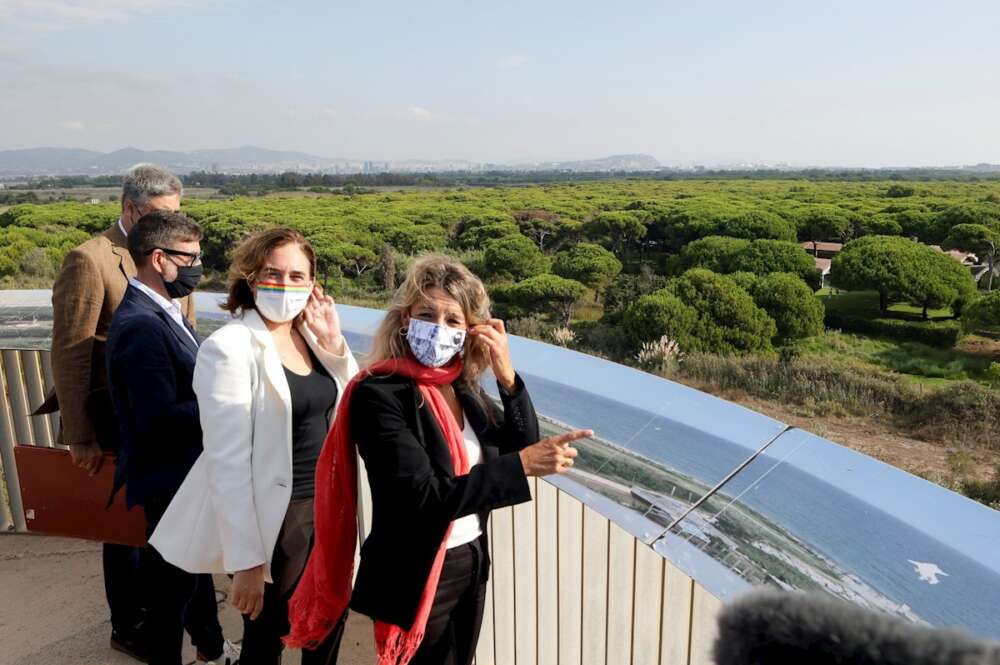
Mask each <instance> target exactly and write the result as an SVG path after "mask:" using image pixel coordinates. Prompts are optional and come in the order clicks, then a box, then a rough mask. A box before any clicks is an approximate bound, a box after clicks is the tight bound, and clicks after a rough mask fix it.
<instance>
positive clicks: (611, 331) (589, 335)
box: [572, 321, 632, 360]
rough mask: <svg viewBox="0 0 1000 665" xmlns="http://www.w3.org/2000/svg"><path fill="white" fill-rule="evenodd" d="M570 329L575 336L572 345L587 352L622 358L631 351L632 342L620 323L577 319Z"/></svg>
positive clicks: (617, 358) (616, 358) (615, 358)
mask: <svg viewBox="0 0 1000 665" xmlns="http://www.w3.org/2000/svg"><path fill="white" fill-rule="evenodd" d="M572 330H573V334H574V335H575V338H576V339H575V340H574V343H573V346H574V347H576V348H579V349H581V350H583V351H586V352H587V353H590V354H593V355H597V356H602V357H606V358H611V359H614V360H624V359H626V358H627V356H628V354H629V353H631V351H632V344H630V342H629V339H628V337H627V336H626V333H625V329H624V328H623V327H622V326H620V325H610V324H608V323H605V322H604V321H577V322H576V323H574V324H573V326H572Z"/></svg>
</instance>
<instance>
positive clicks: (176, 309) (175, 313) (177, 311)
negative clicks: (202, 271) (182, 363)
mask: <svg viewBox="0 0 1000 665" xmlns="http://www.w3.org/2000/svg"><path fill="white" fill-rule="evenodd" d="M128 283H129V284H130V285H132V286H134V287H135V288H137V289H139V290H140V291H142V292H143V293H145V294H146V295H147V296H149V297H150V298H152V299H153V302H155V303H156V304H157V305H159V306H160V307H162V308H163V311H164V312H166V313H167V314H168V315H169V316H170V318H171V319H173V320H174V323H176V324H177V325H179V326H180V327H181V328H182V329H183V330H184V332H186V333H187V336H188V337H190V338H191V341H192V342H194V344H195V346H198V340H196V339H195V338H194V335H192V334H191V331H190V330H188V327H187V326H186V325H184V314H183V312H181V304H180V303H179V302H178V301H176V300H167V299H166V298H164V297H163V296H161V295H160V294H159V293H157V292H156V291H154V290H153V289H151V288H149V287H148V286H146V285H145V284H143V283H142V282H140V281H139V280H138V279H136V278H135V277H130V278H129V280H128Z"/></svg>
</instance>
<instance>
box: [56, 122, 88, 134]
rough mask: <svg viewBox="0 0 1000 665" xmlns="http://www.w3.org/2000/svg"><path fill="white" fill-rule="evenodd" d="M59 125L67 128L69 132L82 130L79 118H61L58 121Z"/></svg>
mask: <svg viewBox="0 0 1000 665" xmlns="http://www.w3.org/2000/svg"><path fill="white" fill-rule="evenodd" d="M59 127H60V128H62V129H68V130H70V131H71V132H82V131H83V130H84V126H83V123H82V122H81V121H79V120H63V121H61V122H60V123H59Z"/></svg>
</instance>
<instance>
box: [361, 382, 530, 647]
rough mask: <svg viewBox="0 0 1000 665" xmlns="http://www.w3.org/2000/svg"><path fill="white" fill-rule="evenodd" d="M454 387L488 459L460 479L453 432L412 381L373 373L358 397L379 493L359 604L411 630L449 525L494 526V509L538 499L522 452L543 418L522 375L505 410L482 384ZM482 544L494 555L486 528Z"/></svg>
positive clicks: (504, 398)
mask: <svg viewBox="0 0 1000 665" xmlns="http://www.w3.org/2000/svg"><path fill="white" fill-rule="evenodd" d="M453 385H454V388H455V393H456V395H457V396H458V399H459V402H460V403H461V405H462V409H463V410H464V412H465V417H466V418H467V419H468V422H469V424H470V425H471V426H472V428H473V430H474V431H475V432H476V434H477V436H478V437H479V442H480V444H481V445H482V451H483V461H482V463H481V464H478V465H476V466H474V467H473V468H472V470H471V471H470V472H469V474H467V475H465V476H459V477H457V478H456V477H455V471H454V468H453V466H452V462H451V453H450V452H449V449H448V444H447V442H446V441H445V439H444V434H443V433H442V431H441V428H440V427H439V426H438V424H437V421H436V420H435V419H434V415H433V414H432V413H431V411H430V408H429V407H428V406H427V405H425V404H423V403H422V402H423V398H422V396H421V395H420V390H419V389H418V388H417V386H416V384H415V383H414V382H413V381H412V380H411V379H408V378H405V377H401V376H389V377H377V376H374V377H369V378H366V379H364V380H362V381H361V382H359V383H358V385H357V386H356V387H355V389H354V393H353V394H352V395H351V403H350V409H351V411H350V414H351V430H352V432H351V433H352V436H353V437H354V440H355V442H357V445H358V450H359V452H360V453H361V457H362V458H363V459H364V462H365V469H366V470H367V473H368V482H369V484H370V486H371V492H372V523H371V524H372V528H371V533H370V534H369V535H368V538H367V539H366V540H365V542H364V544H363V545H362V546H361V565H360V567H359V568H358V576H357V579H356V581H355V583H354V594H353V596H352V598H351V608H352V609H354V610H356V611H358V612H360V613H362V614H365V615H368V616H370V617H372V618H373V619H376V620H379V621H385V622H388V623H391V624H395V625H397V626H400V627H401V628H404V629H409V628H410V626H411V625H412V624H413V620H414V618H415V617H416V613H417V605H418V604H419V602H420V595H421V593H422V592H423V590H424V586H425V585H426V583H427V578H428V576H429V575H430V570H431V565H432V564H433V562H434V556H435V555H436V554H437V551H438V548H439V547H440V546H441V541H442V540H443V539H444V535H445V532H446V531H447V529H448V525H449V523H451V522H452V521H453V520H455V519H457V518H459V517H464V516H466V515H472V514H474V513H478V514H479V515H480V519H481V520H482V521H483V525H484V526H485V524H486V518H487V516H488V515H489V511H490V510H492V509H494V508H501V507H504V506H512V505H515V504H518V503H524V502H525V501H530V500H531V492H530V490H529V488H528V481H527V478H526V477H525V475H524V469H523V467H522V466H521V459H520V457H519V456H518V454H517V451H519V450H520V449H522V448H524V447H525V446H528V445H531V444H532V443H535V442H536V441H538V437H539V430H538V417H537V416H536V415H535V409H534V406H532V404H531V398H530V397H529V396H528V391H527V389H526V388H525V387H524V383H523V382H522V381H521V378H520V377H517V385H516V387H515V389H514V391H513V393H507V392H506V391H505V390H503V389H502V388H501V389H500V399H501V402H502V403H503V411H501V410H500V409H499V408H498V407H497V406H496V404H495V403H494V402H493V401H492V400H490V399H489V397H487V396H486V395H485V393H484V392H483V391H482V389H481V388H479V387H478V386H477V387H476V388H474V389H470V388H468V387H466V386H464V385H462V384H460V383H458V382H456V383H455V384H453ZM472 390H478V391H479V392H480V394H481V395H482V399H483V402H482V403H481V402H479V401H477V400H476V399H475V397H474V395H473V393H472V392H471V391H472ZM483 404H485V406H486V408H489V409H490V410H491V411H492V412H493V415H494V420H493V422H492V423H491V422H490V421H489V419H488V418H487V414H486V411H485V410H484V408H483ZM481 540H482V545H483V548H482V549H483V552H486V551H487V548H486V544H487V543H486V532H485V531H484V532H483V536H482V538H481ZM487 563H488V561H487ZM484 570H485V566H484ZM484 579H485V578H484Z"/></svg>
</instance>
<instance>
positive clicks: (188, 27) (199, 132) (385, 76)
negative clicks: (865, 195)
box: [0, 0, 1000, 166]
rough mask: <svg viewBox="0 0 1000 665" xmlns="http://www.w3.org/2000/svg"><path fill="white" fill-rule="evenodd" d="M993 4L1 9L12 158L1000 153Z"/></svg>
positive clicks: (1, 104)
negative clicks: (39, 152)
mask: <svg viewBox="0 0 1000 665" xmlns="http://www.w3.org/2000/svg"><path fill="white" fill-rule="evenodd" d="M998 28H1000V4H998V3H996V2H995V0H990V1H985V0H983V1H978V0H977V1H971V0H970V1H962V0H958V1H954V2H949V3H942V2H895V1H891V2H890V1H884V2H870V1H869V2H853V1H847V2H842V3H839V4H833V3H826V2H824V3H819V2H805V1H804V2H797V3H792V2H768V1H761V2H754V3H745V2H712V3H697V5H696V3H690V2H670V1H660V2H648V3H638V2H632V3H629V2H625V3H620V4H617V5H612V4H611V3H607V2H601V3H596V2H593V3H592V2H587V1H578V2H572V3H571V2H535V3H526V2H506V3H490V4H489V5H487V4H486V3H457V2H422V3H414V2H407V3H403V2H382V3H350V4H348V3H339V2H329V1H327V2H291V3H275V2H257V1H242V0H203V1H200V2H194V1H193V0H81V1H78V2H71V1H69V0H0V149H8V148H25V147H34V146H42V145H50V146H70V147H83V148H91V149H97V150H113V149H116V148H119V147H123V146H125V145H134V146H136V147H140V148H147V149H195V148H208V147H213V148H214V147H233V146H238V145H245V144H254V145H260V146H264V147H270V148H276V149H294V150H303V151H307V152H311V153H314V154H319V155H323V156H327V157H350V158H361V159H393V160H398V159H407V158H422V159H470V160H474V161H504V162H507V161H516V160H543V159H560V160H561V159H577V158H586V157H596V156H603V155H608V154H615V153H627V152H645V153H649V154H652V155H653V156H655V157H656V158H658V159H659V160H660V161H661V162H663V163H665V164H692V163H701V164H720V163H734V162H769V163H776V162H788V163H793V164H798V165H805V164H816V165H872V166H878V165H904V164H906V165H944V164H963V163H976V162H981V161H991V162H1000V121H998V119H1000V67H998V66H997V64H998V63H1000V40H997V39H996V34H997V33H998Z"/></svg>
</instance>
